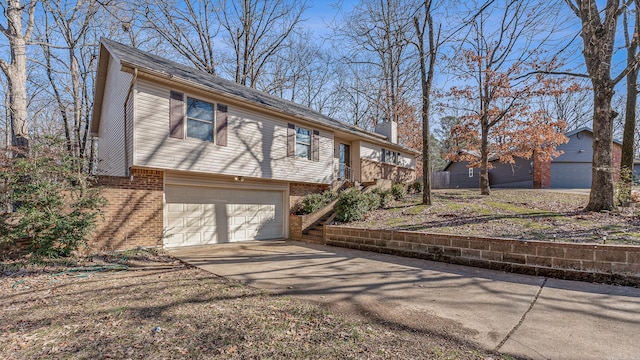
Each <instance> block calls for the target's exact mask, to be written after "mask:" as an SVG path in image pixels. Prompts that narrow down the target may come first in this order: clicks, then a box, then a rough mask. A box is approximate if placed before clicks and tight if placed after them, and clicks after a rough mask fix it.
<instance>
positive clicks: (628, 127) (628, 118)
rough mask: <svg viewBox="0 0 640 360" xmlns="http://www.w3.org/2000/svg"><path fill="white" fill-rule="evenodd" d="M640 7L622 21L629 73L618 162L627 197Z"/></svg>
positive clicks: (629, 189)
mask: <svg viewBox="0 0 640 360" xmlns="http://www.w3.org/2000/svg"><path fill="white" fill-rule="evenodd" d="M639 10H640V9H638V8H636V9H635V11H631V10H630V9H628V8H627V10H626V11H625V12H624V13H623V17H622V23H623V29H624V42H625V47H626V49H627V67H628V68H630V69H629V73H628V74H627V96H626V106H625V120H624V133H623V135H622V158H621V162H620V174H622V175H623V177H622V179H621V180H622V181H624V182H626V183H627V184H628V185H629V186H624V187H622V191H627V194H624V196H626V197H627V198H630V196H631V193H630V191H631V184H632V183H633V176H629V177H627V176H624V174H625V173H626V172H629V174H633V159H634V145H635V141H634V138H635V132H636V104H637V99H638V66H637V59H636V58H637V56H638V37H639V36H640V12H639ZM630 12H633V13H634V17H635V21H634V23H633V25H632V29H631V30H632V31H633V32H632V34H631V35H629V19H628V17H629V13H630Z"/></svg>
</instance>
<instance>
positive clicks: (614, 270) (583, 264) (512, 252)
mask: <svg viewBox="0 0 640 360" xmlns="http://www.w3.org/2000/svg"><path fill="white" fill-rule="evenodd" d="M324 241H325V244H327V245H333V246H340V247H346V248H353V249H360V250H367V251H375V252H381V253H387V254H393V255H400V256H409V257H416V258H423V259H428V260H434V261H441V262H448V263H452V264H459V265H467V266H475V267H482V268H488V269H494V270H501V271H507V272H514V273H521V274H527V275H537V276H545V277H552V278H558V279H568V280H579V281H589V282H599V283H608V284H618V285H626V286H636V287H640V247H634V246H621V245H594V244H572V243H555V242H548V241H521V240H509V239H495V238H479V237H468V236H459V235H446V234H427V233H418V232H410V231H393V230H367V229H358V228H349V227H342V226H329V225H325V229H324Z"/></svg>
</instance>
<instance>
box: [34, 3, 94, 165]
mask: <svg viewBox="0 0 640 360" xmlns="http://www.w3.org/2000/svg"><path fill="white" fill-rule="evenodd" d="M42 5H43V10H44V11H43V13H44V14H43V15H44V24H43V26H41V27H39V28H38V37H39V38H41V39H42V41H41V42H38V45H40V48H41V50H42V55H43V62H42V65H43V66H44V69H45V73H46V77H47V80H48V84H47V86H46V90H47V92H48V93H50V95H51V96H52V97H53V99H54V101H55V103H56V104H57V108H56V110H57V111H56V113H58V114H59V116H60V118H61V120H62V125H63V129H64V135H65V138H66V141H67V150H68V151H69V152H70V153H71V154H73V155H75V156H78V157H80V158H84V157H85V155H86V152H87V148H88V146H89V122H90V121H89V120H90V114H91V108H92V106H93V102H92V95H93V87H92V86H93V81H92V79H91V76H92V74H93V73H94V71H95V62H96V60H97V43H96V41H95V39H94V38H91V37H89V35H90V34H89V31H90V29H91V27H92V26H96V25H97V24H95V22H94V20H95V18H96V15H97V14H98V11H99V10H100V8H101V6H103V5H105V4H104V3H103V4H102V5H101V3H100V2H98V1H97V0H85V1H78V2H75V3H62V2H60V1H51V0H44V1H43V2H42Z"/></svg>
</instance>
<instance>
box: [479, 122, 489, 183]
mask: <svg viewBox="0 0 640 360" xmlns="http://www.w3.org/2000/svg"><path fill="white" fill-rule="evenodd" d="M480 194H481V195H490V194H491V188H490V186H489V129H488V128H487V127H486V126H485V125H484V124H483V125H482V143H481V145H480Z"/></svg>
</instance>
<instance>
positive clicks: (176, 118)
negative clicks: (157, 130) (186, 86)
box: [169, 91, 184, 139]
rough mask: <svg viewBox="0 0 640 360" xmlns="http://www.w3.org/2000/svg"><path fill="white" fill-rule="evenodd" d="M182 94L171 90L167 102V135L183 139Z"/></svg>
mask: <svg viewBox="0 0 640 360" xmlns="http://www.w3.org/2000/svg"><path fill="white" fill-rule="evenodd" d="M183 103H184V94H182V93H180V92H177V91H171V100H170V103H169V107H170V110H169V136H171V137H172V138H176V139H184V105H183Z"/></svg>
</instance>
